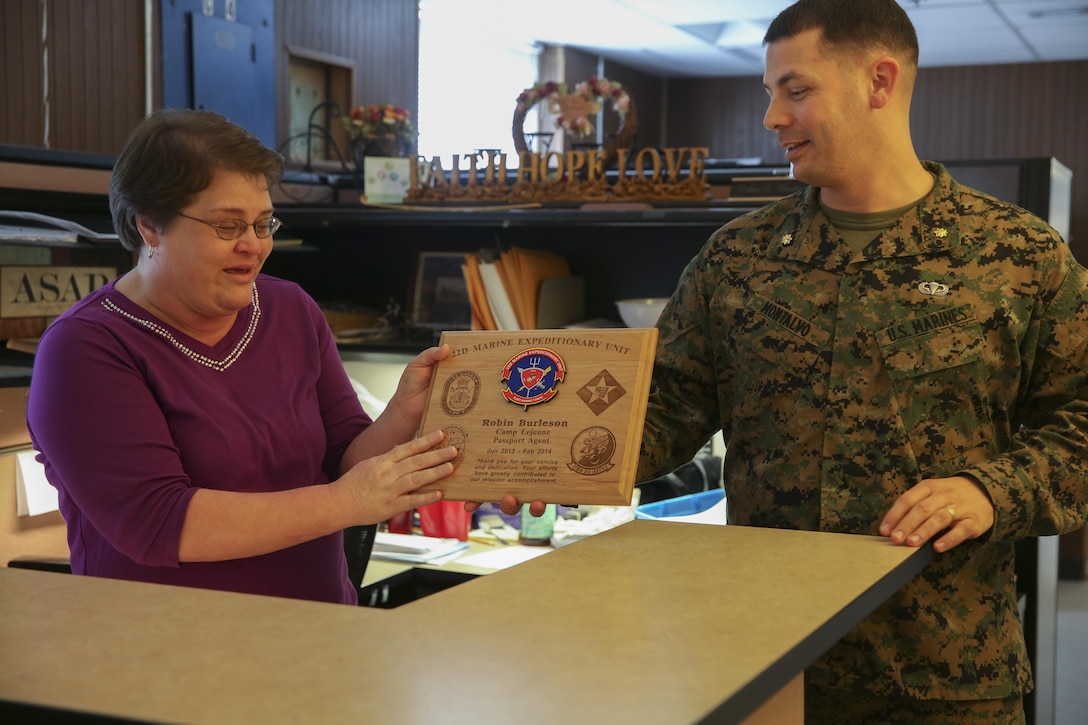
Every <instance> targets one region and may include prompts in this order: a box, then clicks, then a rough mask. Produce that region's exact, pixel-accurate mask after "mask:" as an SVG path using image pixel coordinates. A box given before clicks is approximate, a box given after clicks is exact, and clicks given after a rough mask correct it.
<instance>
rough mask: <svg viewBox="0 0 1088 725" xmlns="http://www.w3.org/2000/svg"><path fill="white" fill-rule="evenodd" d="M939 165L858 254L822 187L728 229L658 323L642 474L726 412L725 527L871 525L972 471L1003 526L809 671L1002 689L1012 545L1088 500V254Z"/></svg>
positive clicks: (1006, 679) (1006, 690)
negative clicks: (922, 486)
mask: <svg viewBox="0 0 1088 725" xmlns="http://www.w3.org/2000/svg"><path fill="white" fill-rule="evenodd" d="M926 167H927V169H929V170H930V171H931V172H932V173H933V174H934V175H935V176H936V184H935V186H934V188H933V190H932V192H931V193H930V194H929V195H928V196H927V197H926V198H925V199H923V200H922V201H921V203H920V204H919V205H918V206H917V207H915V208H913V209H912V210H911V211H909V212H907V213H906V214H905V215H903V216H902V217H901V218H900V219H899V221H898V224H897V225H896V226H895V227H894V228H892V229H890V230H887V231H885V232H884V233H882V234H880V235H879V236H878V237H876V238H875V239H874V240H873V241H872V242H870V243H869V244H868V246H866V247H865V248H864V249H863V250H862V251H861V252H859V253H856V254H855V253H854V252H852V251H851V249H850V248H849V247H848V246H847V244H846V243H845V242H844V241H843V239H842V237H841V236H840V234H839V233H838V232H837V231H836V229H835V228H834V227H833V226H831V224H830V223H829V222H828V220H827V218H826V216H825V215H824V214H823V213H822V212H821V211H820V209H819V205H818V203H817V199H816V195H815V193H814V191H813V190H812V189H807V190H805V191H802V192H799V193H798V194H795V195H792V196H790V197H787V198H785V199H782V200H780V201H777V202H774V203H772V204H770V205H768V206H766V207H765V208H763V209H760V210H758V211H756V212H753V213H751V214H747V215H745V216H743V217H740V218H738V219H736V220H734V221H732V222H730V223H728V224H726V225H725V226H724V227H723V228H722V229H720V230H718V231H717V232H715V233H714V235H713V236H712V237H711V238H710V240H709V241H708V242H707V244H706V246H705V247H704V248H703V249H702V250H701V251H700V253H699V254H698V255H697V256H696V257H695V259H693V260H692V262H691V263H690V264H689V265H688V267H687V269H686V270H685V272H684V274H683V275H682V277H681V280H680V283H679V286H678V288H677V290H676V292H675V294H674V295H673V297H672V299H671V300H670V302H669V304H668V306H667V307H666V308H665V311H664V312H663V313H662V316H661V320H660V322H659V323H658V327H659V329H660V332H661V338H660V344H659V347H658V351H657V358H656V363H655V370H654V382H653V386H652V389H651V395H650V406H649V410H648V413H647V418H646V427H645V434H644V438H643V444H642V445H643V448H642V461H641V466H640V471H639V479H638V480H640V481H643V480H647V479H649V478H651V477H653V476H655V475H660V474H661V473H663V472H666V471H669V470H672V469H673V468H675V467H676V466H677V465H679V464H681V463H682V462H684V461H686V460H688V459H689V458H690V457H691V455H692V453H693V452H694V451H695V450H697V449H698V447H699V446H701V445H702V444H703V443H704V442H705V441H706V440H707V438H708V437H709V436H710V435H712V434H713V433H714V432H715V431H716V430H718V429H719V428H721V429H722V431H723V433H724V436H725V441H726V446H727V450H726V460H725V485H726V491H727V497H728V501H729V519H730V523H736V524H745V525H752V526H770V527H780V528H795V529H808V530H819V531H833V532H848V533H857V534H871V535H876V534H877V533H878V531H877V527H878V526H879V523H880V521H881V519H882V517H883V516H884V515H885V514H886V513H887V511H888V509H889V508H890V507H891V505H892V503H893V502H894V501H895V499H896V498H897V497H898V496H899V495H900V494H902V493H903V492H904V491H906V490H907V489H909V488H910V487H911V486H913V485H914V484H916V483H917V482H919V481H920V480H922V479H924V478H936V477H944V476H951V475H954V474H958V473H962V474H965V475H968V476H971V477H973V478H975V479H976V480H978V481H979V482H981V484H982V485H983V486H984V487H985V488H986V490H987V492H988V493H989V495H990V498H991V499H992V500H993V503H994V510H995V522H994V526H993V529H992V530H991V531H990V532H988V533H987V534H986V535H985V536H984V537H983V538H981V539H978V540H975V541H968V542H965V543H964V544H961V545H960V546H959V547H956V548H955V549H953V550H952V551H950V552H948V553H945V554H940V555H937V556H936V557H935V560H934V562H933V563H932V564H931V565H930V566H929V567H927V569H926V571H924V572H923V573H922V574H920V575H919V576H918V577H916V578H915V579H914V580H913V581H911V582H910V583H909V584H908V585H906V586H905V587H904V588H903V589H902V590H900V591H899V592H898V593H897V594H896V595H895V596H893V597H892V598H891V600H889V601H888V602H887V603H886V604H885V605H883V606H882V607H881V608H880V609H878V610H877V612H875V613H874V614H873V615H872V616H871V617H869V618H868V619H867V620H866V621H865V622H863V623H862V624H861V625H859V626H858V627H857V628H856V629H855V630H854V631H853V632H852V633H851V634H849V635H848V636H847V637H846V638H845V639H844V640H843V641H842V642H841V643H840V644H839V645H837V646H836V647H834V648H833V649H832V650H831V651H829V652H828V653H827V655H825V656H824V657H823V658H822V659H821V660H820V662H818V663H817V664H815V665H814V666H813V667H812V668H810V671H809V676H810V678H811V681H812V682H813V683H816V684H819V685H823V686H832V687H837V688H849V689H858V688H864V689H866V690H869V691H870V692H875V693H884V694H888V695H895V696H905V697H912V698H920V699H951V700H961V699H991V698H1004V697H1008V696H1010V695H1015V694H1016V693H1022V692H1026V691H1028V690H1030V688H1031V686H1032V683H1031V673H1030V667H1029V662H1028V658H1027V653H1026V649H1025V645H1024V640H1023V634H1022V631H1021V628H1020V624H1019V618H1018V617H1019V610H1018V607H1017V601H1016V594H1015V591H1014V582H1013V545H1014V542H1015V541H1016V540H1017V539H1020V538H1022V537H1025V536H1029V535H1048V534H1057V533H1060V532H1065V531H1070V530H1072V529H1075V528H1077V527H1079V526H1081V525H1083V523H1084V521H1085V516H1086V512H1088V504H1086V499H1088V491H1086V488H1088V486H1086V483H1085V482H1086V481H1088V446H1086V442H1088V349H1086V347H1085V341H1086V340H1088V271H1086V270H1085V269H1084V268H1083V267H1081V266H1080V265H1078V264H1077V263H1076V261H1075V260H1074V259H1073V257H1072V255H1071V253H1070V251H1069V249H1068V247H1067V245H1066V244H1065V243H1064V242H1062V240H1061V238H1060V237H1059V236H1058V235H1057V234H1056V233H1055V232H1054V231H1053V230H1052V229H1051V228H1050V227H1048V226H1047V225H1046V224H1045V223H1043V222H1042V221H1040V220H1039V219H1037V218H1036V217H1034V216H1032V215H1030V214H1028V213H1027V212H1025V211H1023V210H1022V209H1019V208H1017V207H1015V206H1013V205H1011V204H1006V203H1003V202H1001V201H998V200H996V199H994V198H993V197H990V196H987V195H985V194H982V193H980V192H978V191H975V190H973V189H969V188H966V187H962V186H959V185H958V184H957V183H956V182H955V181H954V180H953V179H952V178H951V177H950V176H949V175H948V173H947V171H946V170H945V169H944V168H943V167H942V166H940V165H938V164H930V163H927V164H926ZM942 293H943V294H942Z"/></svg>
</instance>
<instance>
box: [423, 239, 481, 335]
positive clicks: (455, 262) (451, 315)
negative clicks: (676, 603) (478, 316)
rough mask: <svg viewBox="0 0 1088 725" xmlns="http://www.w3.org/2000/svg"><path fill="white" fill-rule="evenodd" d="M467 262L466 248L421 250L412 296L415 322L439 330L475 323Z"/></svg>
mask: <svg viewBox="0 0 1088 725" xmlns="http://www.w3.org/2000/svg"><path fill="white" fill-rule="evenodd" d="M464 264H465V252H420V254H419V259H418V262H417V264H416V279H415V287H414V292H413V300H412V315H411V319H412V323H413V324H414V325H416V326H417V327H425V328H430V329H433V330H439V331H442V330H468V329H469V328H470V327H471V326H472V306H471V305H470V303H469V298H468V286H467V284H466V283H465V275H464V272H463V271H462V270H461V267H462V266H463V265H464Z"/></svg>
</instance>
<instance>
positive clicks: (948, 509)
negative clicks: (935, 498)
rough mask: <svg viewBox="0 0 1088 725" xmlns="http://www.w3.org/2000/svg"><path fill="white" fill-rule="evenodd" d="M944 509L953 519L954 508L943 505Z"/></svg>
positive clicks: (954, 515)
mask: <svg viewBox="0 0 1088 725" xmlns="http://www.w3.org/2000/svg"><path fill="white" fill-rule="evenodd" d="M944 510H945V511H947V512H948V515H949V516H951V517H952V518H953V519H955V518H956V509H954V508H952V507H951V506H945V507H944Z"/></svg>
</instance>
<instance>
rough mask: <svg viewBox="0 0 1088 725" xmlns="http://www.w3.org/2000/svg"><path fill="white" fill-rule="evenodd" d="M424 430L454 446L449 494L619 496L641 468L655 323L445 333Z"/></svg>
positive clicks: (576, 500) (465, 497) (556, 498)
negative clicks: (444, 354)
mask: <svg viewBox="0 0 1088 725" xmlns="http://www.w3.org/2000/svg"><path fill="white" fill-rule="evenodd" d="M441 342H442V343H447V344H449V346H450V348H451V349H452V350H453V354H452V355H451V356H450V357H449V358H447V359H446V360H443V361H442V362H441V363H440V364H439V365H438V366H437V368H436V369H435V374H434V377H433V378H432V380H431V390H430V394H429V397H428V402H427V410H426V411H425V412H424V414H423V422H422V424H421V426H420V432H421V433H425V432H428V431H431V430H434V429H436V428H441V429H443V430H444V431H445V432H446V437H447V440H448V442H449V443H452V444H453V445H456V446H457V448H458V450H459V451H460V454H459V455H458V457H457V458H456V459H455V460H454V465H455V466H456V470H455V471H454V472H453V474H452V475H451V476H449V477H448V478H445V479H443V480H442V481H439V482H438V483H435V484H432V485H430V486H427V487H424V489H421V490H426V489H441V490H442V491H444V492H445V497H446V499H448V500H454V501H481V502H486V501H498V500H499V499H500V498H502V496H503V495H505V494H513V495H514V496H516V497H517V498H518V500H519V501H523V502H527V501H532V500H537V499H539V500H542V501H546V502H548V503H562V504H570V505H576V504H596V505H606V506H625V505H629V504H630V503H631V492H632V489H633V487H634V483H635V472H636V469H637V467H638V454H639V447H640V446H641V443H642V426H643V423H644V422H645V419H646V400H647V398H648V396H649V392H650V376H651V374H652V372H653V361H654V351H655V348H656V345H657V330H656V329H653V328H646V329H628V328H619V329H614V328H608V329H593V330H521V331H516V332H495V331H471V332H468V331H461V332H444V333H443V334H442V339H441Z"/></svg>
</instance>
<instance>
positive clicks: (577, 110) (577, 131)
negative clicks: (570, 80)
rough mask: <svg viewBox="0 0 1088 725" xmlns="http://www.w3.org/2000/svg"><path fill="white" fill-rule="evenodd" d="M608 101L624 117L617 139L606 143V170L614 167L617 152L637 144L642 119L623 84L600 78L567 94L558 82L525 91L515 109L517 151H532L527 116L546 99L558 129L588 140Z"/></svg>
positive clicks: (515, 146) (575, 87)
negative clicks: (527, 139)
mask: <svg viewBox="0 0 1088 725" xmlns="http://www.w3.org/2000/svg"><path fill="white" fill-rule="evenodd" d="M604 98H607V99H611V100H612V110H613V111H615V112H616V113H617V114H619V117H620V128H619V130H618V131H617V132H616V135H615V137H613V138H611V139H609V140H608V141H607V142H606V143H605V148H604V165H605V168H608V167H610V166H611V165H612V164H613V163H615V161H616V158H617V154H616V149H618V148H630V147H631V145H632V144H633V143H634V140H635V134H636V133H637V132H638V116H637V114H636V113H635V102H634V101H633V100H632V99H631V96H629V95H628V94H627V91H625V90H624V89H623V86H622V85H620V84H619V83H616V82H615V81H610V80H608V79H607V78H598V77H597V76H593V77H592V78H590V79H589V80H587V81H582V82H581V83H578V84H576V85H575V86H574V93H568V92H567V84H566V83H556V82H554V81H547V82H546V83H536V84H535V85H533V87H532V88H526V89H525V90H524V91H522V92H521V94H520V95H519V96H518V101H517V106H516V107H515V108H514V121H513V133H514V148H515V149H517V151H518V153H526V152H528V151H529V145H528V144H527V143H526V142H525V131H524V128H525V116H526V115H527V114H528V113H529V110H530V109H531V108H532V107H533V106H535V105H536V104H537V103H538V102H539V101H541V100H545V101H546V102H547V103H548V110H549V111H550V112H551V113H554V114H556V120H555V125H556V127H557V128H561V129H563V131H565V132H567V133H570V134H571V135H573V136H578V137H580V138H585V137H586V136H588V135H590V134H591V133H593V130H594V129H593V123H592V122H591V121H590V116H592V115H594V114H596V113H598V112H599V111H600V110H601V99H604Z"/></svg>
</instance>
